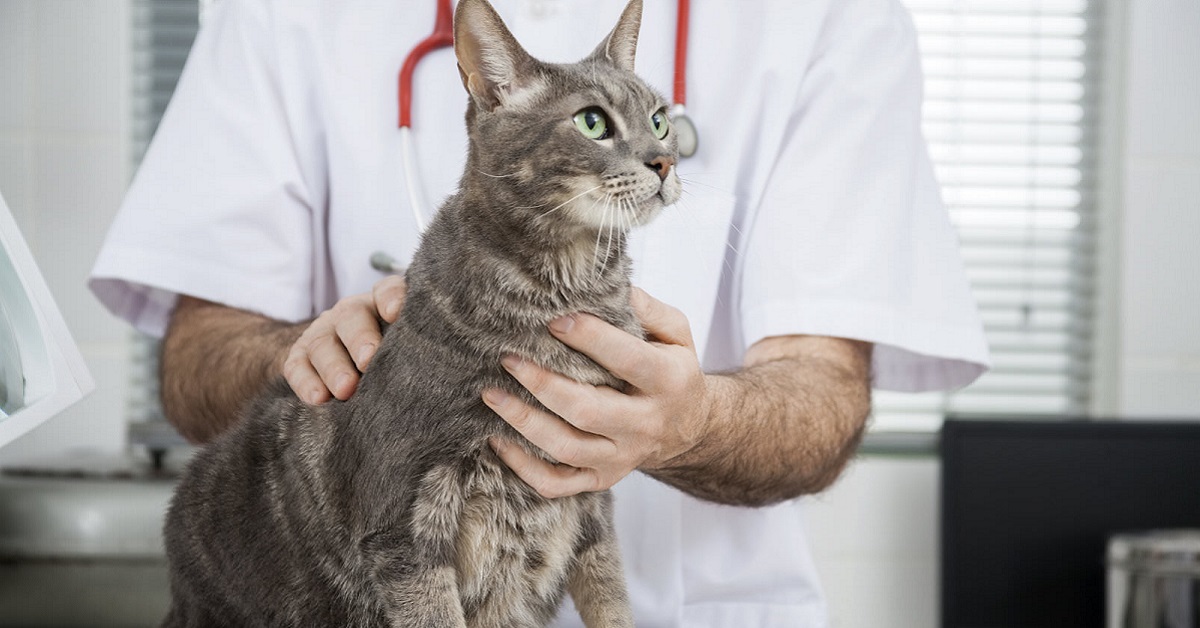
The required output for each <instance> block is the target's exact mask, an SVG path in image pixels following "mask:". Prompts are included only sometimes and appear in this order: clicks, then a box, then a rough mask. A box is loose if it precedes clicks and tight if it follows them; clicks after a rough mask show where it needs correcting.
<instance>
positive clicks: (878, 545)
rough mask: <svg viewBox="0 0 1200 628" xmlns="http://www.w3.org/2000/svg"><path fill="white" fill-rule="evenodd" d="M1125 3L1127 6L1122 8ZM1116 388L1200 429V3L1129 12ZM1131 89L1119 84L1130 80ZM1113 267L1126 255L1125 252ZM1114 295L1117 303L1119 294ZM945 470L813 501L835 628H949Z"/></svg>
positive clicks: (889, 468) (907, 466) (879, 472)
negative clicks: (942, 516) (942, 495)
mask: <svg viewBox="0 0 1200 628" xmlns="http://www.w3.org/2000/svg"><path fill="white" fill-rule="evenodd" d="M1111 2H1113V3H1120V2H1122V0H1111ZM1114 13H1116V14H1120V13H1124V15H1123V16H1121V17H1122V19H1121V20H1119V21H1118V22H1117V23H1116V24H1115V26H1117V27H1120V28H1123V29H1125V31H1124V33H1122V34H1121V36H1118V37H1116V38H1115V39H1116V40H1122V39H1123V40H1124V41H1126V42H1127V48H1126V54H1125V55H1124V59H1123V60H1122V61H1123V62H1122V63H1119V64H1118V65H1121V66H1123V70H1124V85H1123V86H1122V92H1121V94H1119V96H1121V97H1119V98H1117V99H1116V100H1118V101H1123V103H1121V106H1120V107H1118V108H1117V109H1116V110H1115V111H1112V112H1110V113H1117V114H1118V117H1116V119H1113V118H1112V117H1110V118H1109V119H1108V121H1109V122H1110V123H1112V124H1113V125H1115V126H1114V127H1112V128H1110V129H1109V131H1110V132H1115V133H1117V137H1119V138H1122V142H1119V144H1120V143H1123V145H1124V146H1123V151H1122V154H1121V155H1120V158H1119V160H1118V165H1119V167H1118V168H1117V170H1119V173H1118V174H1117V176H1118V177H1119V178H1120V181H1119V184H1118V185H1116V186H1113V188H1114V189H1116V190H1118V194H1119V198H1117V199H1115V200H1116V204H1117V207H1118V211H1117V212H1116V213H1117V215H1118V217H1119V220H1118V224H1117V225H1111V226H1108V228H1110V229H1113V228H1115V229H1116V230H1117V232H1116V233H1115V234H1113V235H1115V238H1113V240H1115V241H1116V242H1117V243H1118V245H1119V256H1120V257H1119V259H1118V263H1117V264H1115V265H1112V267H1113V268H1115V269H1116V273H1117V276H1116V277H1113V278H1111V279H1112V280H1111V281H1106V282H1104V283H1105V284H1106V285H1107V286H1109V289H1115V290H1116V293H1115V294H1114V295H1112V296H1114V297H1115V298H1112V299H1109V301H1110V302H1111V303H1112V304H1113V306H1114V307H1115V309H1116V312H1115V315H1116V316H1115V320H1116V324H1115V326H1116V339H1115V343H1116V350H1115V351H1110V352H1109V353H1111V354H1112V355H1113V357H1114V358H1115V360H1116V365H1115V366H1116V368H1115V369H1114V370H1115V377H1114V379H1115V385H1116V387H1117V388H1118V394H1117V395H1116V396H1115V397H1116V398H1115V400H1114V401H1113V403H1112V406H1111V407H1106V408H1101V411H1106V410H1113V411H1116V412H1118V413H1119V414H1120V415H1122V416H1128V417H1164V416H1174V417H1187V418H1200V36H1197V33H1200V2H1196V0H1139V1H1135V2H1128V3H1124V5H1123V7H1122V9H1121V11H1115V12H1114ZM1118 76H1119V72H1118ZM1112 254H1118V253H1117V252H1115V251H1114V252H1112ZM1106 296H1107V295H1106ZM938 482H939V465H938V462H937V461H936V460H935V459H933V458H928V459H924V460H922V459H904V458H887V457H877V456H868V457H864V458H861V459H860V460H859V461H858V462H857V463H856V464H855V465H854V466H853V467H852V468H851V469H850V472H849V473H847V475H846V476H845V477H844V478H843V479H842V480H841V481H840V482H839V483H838V484H837V485H836V486H835V487H834V488H833V489H832V490H830V491H829V492H828V493H826V494H825V495H823V496H821V497H819V498H817V499H815V500H812V505H811V506H810V508H809V527H810V536H811V541H812V545H813V549H814V552H815V553H816V558H817V565H818V568H819V569H820V570H821V571H822V575H823V577H824V581H825V586H826V590H827V593H828V596H829V604H830V611H831V614H832V616H833V624H834V626H835V627H836V628H874V627H876V626H889V627H891V628H929V627H930V626H935V625H937V621H938V608H939V604H940V602H939V600H938V596H937V582H938V577H939V576H938V573H939V572H938V554H937V535H938V525H939V520H938V510H937V508H938V506H937V503H938Z"/></svg>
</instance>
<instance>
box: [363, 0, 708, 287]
mask: <svg viewBox="0 0 1200 628" xmlns="http://www.w3.org/2000/svg"><path fill="white" fill-rule="evenodd" d="M678 3H679V9H678V12H677V14H676V18H675V77H674V81H673V84H672V92H673V94H672V95H673V99H672V100H673V102H674V104H672V105H671V107H670V109H669V110H668V114H669V115H670V116H671V124H672V127H673V128H674V129H675V132H676V134H677V135H676V139H677V140H678V142H679V156H680V157H691V156H692V155H695V154H696V149H697V147H698V146H699V136H698V135H697V133H696V125H695V124H693V123H692V119H691V118H689V117H688V115H687V111H686V103H687V53H688V23H689V19H688V17H689V11H690V9H691V2H690V0H678ZM452 45H454V11H453V9H452V8H451V6H450V0H437V17H436V19H435V20H434V24H433V32H432V33H431V34H430V35H429V36H428V37H426V38H425V39H423V40H421V41H420V42H419V43H418V44H417V45H416V46H415V47H413V49H412V51H411V52H409V53H408V56H407V57H405V59H404V65H402V66H401V67H400V79H399V85H398V86H397V100H398V101H399V109H400V120H399V122H400V163H401V168H402V169H403V170H404V184H405V186H406V187H407V188H408V205H409V208H410V209H411V210H412V215H413V219H414V220H415V221H416V223H417V229H418V230H420V231H421V232H424V231H425V217H424V215H423V213H422V211H421V207H422V206H424V205H425V201H424V199H425V198H426V196H425V191H424V187H423V186H422V184H421V177H420V174H419V173H418V172H417V160H416V158H415V156H414V155H413V127H412V97H413V85H412V82H413V73H414V72H415V71H416V69H417V64H419V63H420V62H421V60H422V59H424V58H425V55H427V54H429V53H430V52H433V51H434V50H438V49H440V48H448V47H450V46H452ZM371 267H372V268H374V269H375V270H378V271H380V272H385V273H403V272H404V266H403V265H401V264H400V263H399V262H397V261H396V258H394V257H392V256H391V255H388V254H387V253H384V252H382V251H376V252H375V253H372V254H371Z"/></svg>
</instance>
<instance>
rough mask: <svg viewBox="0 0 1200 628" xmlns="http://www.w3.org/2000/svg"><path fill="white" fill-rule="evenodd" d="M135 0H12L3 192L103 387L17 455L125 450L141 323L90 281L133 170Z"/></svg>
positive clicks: (3, 74)
mask: <svg viewBox="0 0 1200 628" xmlns="http://www.w3.org/2000/svg"><path fill="white" fill-rule="evenodd" d="M128 21H129V20H128V9H127V4H126V2H125V0H0V193H3V195H4V198H5V199H6V200H7V202H8V205H9V207H10V208H11V209H12V211H13V214H14V217H15V218H16V221H17V224H18V225H19V226H20V228H21V230H22V233H23V234H24V235H25V239H26V240H27V241H28V242H29V246H30V248H31V249H32V250H33V254H34V258H35V259H36V260H37V263H38V265H39V266H40V267H41V270H42V273H43V275H44V276H45V278H46V282H47V283H48V284H49V285H50V290H51V292H52V293H53V295H54V298H55V300H56V301H57V302H58V305H59V307H60V308H61V309H62V311H63V315H64V317H65V318H66V321H67V325H68V326H69V327H70V330H71V333H72V335H73V336H74V337H75V340H76V342H78V343H79V345H80V348H81V349H82V352H83V355H84V358H85V359H86V360H87V363H88V367H89V368H90V370H91V372H92V376H93V377H94V378H95V379H96V391H95V392H93V393H92V394H91V396H90V397H88V398H87V399H85V400H84V401H82V402H80V403H79V404H77V405H76V406H74V407H73V408H71V409H70V410H68V411H67V412H66V413H64V414H62V415H60V416H58V417H55V418H54V419H52V420H50V421H49V422H47V423H46V424H44V425H43V426H41V427H39V428H37V429H36V430H34V431H33V432H31V433H29V434H28V435H26V436H25V437H23V438H22V439H20V440H18V441H16V442H15V443H12V444H11V445H10V446H8V447H6V448H5V449H4V450H3V452H0V456H3V458H4V460H5V461H6V462H8V461H12V460H18V459H39V458H45V457H50V456H53V457H61V456H64V455H72V456H73V455H77V454H78V451H79V450H80V449H89V450H93V451H101V452H117V451H120V450H122V449H123V448H124V442H125V426H124V416H125V411H124V408H125V402H126V394H127V388H126V379H127V373H128V356H129V353H130V351H129V345H128V338H129V332H128V330H127V328H126V327H125V326H124V325H123V324H122V323H119V322H118V321H116V320H115V319H113V318H112V317H111V316H109V315H108V313H107V312H105V311H104V310H103V308H101V307H100V305H99V304H98V303H97V302H96V301H95V299H93V298H92V296H91V294H90V293H89V292H88V290H87V288H86V286H85V285H84V282H85V280H86V278H87V274H88V271H89V270H90V268H91V265H92V262H93V260H94V259H95V256H96V252H97V251H98V250H99V247H100V241H101V239H102V238H103V235H104V232H105V230H106V229H107V227H108V224H109V222H110V221H111V220H112V217H113V215H114V214H115V212H116V209H117V206H118V204H119V203H120V201H121V196H122V194H123V193H124V190H125V185H126V181H127V178H128V162H129V154H130V153H129V150H128V140H127V137H128V133H127V132H126V127H127V124H126V117H127V110H128V106H127V102H128V99H127V96H126V94H127V93H128V89H127V83H128V76H129V71H128V67H129V62H128V53H127V48H128V39H129V38H128V36H127V30H128Z"/></svg>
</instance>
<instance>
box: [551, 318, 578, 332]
mask: <svg viewBox="0 0 1200 628" xmlns="http://www.w3.org/2000/svg"><path fill="white" fill-rule="evenodd" d="M574 326H575V317H574V316H563V317H561V318H556V319H554V320H552V321H550V329H552V330H554V331H556V332H558V333H560V334H565V333H567V332H569V331H571V328H572V327H574Z"/></svg>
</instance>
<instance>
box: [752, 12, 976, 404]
mask: <svg viewBox="0 0 1200 628" xmlns="http://www.w3.org/2000/svg"><path fill="white" fill-rule="evenodd" d="M797 94H798V98H797V102H796V104H795V108H794V110H793V115H792V117H791V119H789V120H787V123H786V125H785V126H783V127H782V128H783V132H784V133H785V134H786V137H785V139H784V142H783V146H782V149H781V151H780V153H779V155H778V158H777V161H776V163H774V164H773V165H772V168H771V175H770V178H769V180H768V182H767V184H766V190H765V192H764V193H763V195H762V196H761V204H760V206H759V207H758V208H757V211H756V213H755V214H754V215H753V222H752V224H750V225H749V231H748V234H747V236H746V237H747V243H746V246H745V251H746V253H745V259H744V260H743V262H744V264H743V267H742V272H741V273H740V283H741V289H740V295H739V300H738V303H739V306H738V307H739V309H740V315H741V319H742V333H743V339H744V342H745V345H746V346H747V347H748V346H750V345H751V344H753V343H754V342H757V341H758V340H760V339H762V338H765V337H769V336H778V335H789V334H813V335H823V336H836V337H845V338H852V339H858V340H864V341H869V342H872V343H874V344H875V351H874V364H873V377H874V384H875V386H876V387H877V388H881V389H890V390H902V391H923V390H944V389H952V388H957V387H961V386H963V385H966V384H968V383H970V382H971V381H973V380H974V379H976V378H977V377H978V376H979V375H980V374H981V373H983V372H984V371H985V370H986V368H987V364H988V351H987V345H986V342H985V340H984V337H983V330H982V325H981V323H980V320H979V316H978V313H977V311H976V308H975V304H974V301H973V299H972V297H971V294H970V291H969V287H968V283H967V279H966V274H965V271H964V269H963V264H962V260H961V256H960V253H959V250H958V241H957V236H956V234H955V232H954V229H953V227H952V225H951V224H950V220H949V216H948V214H947V211H946V209H945V207H944V206H943V204H942V202H941V198H940V194H939V190H938V186H937V183H936V181H935V179H934V174H933V168H932V165H931V163H930V160H929V156H928V151H927V148H926V146H925V142H924V139H923V137H922V134H921V129H920V108H921V71H920V62H919V57H918V54H917V47H916V37H915V32H914V28H913V25H912V21H911V18H910V16H909V15H908V14H907V12H906V11H905V10H904V9H903V8H902V7H900V6H899V4H898V3H896V2H894V0H848V1H846V2H833V3H831V9H830V14H829V16H828V20H827V22H826V24H825V25H824V28H823V30H822V33H821V35H820V38H819V40H818V42H817V45H816V50H815V51H814V54H813V56H812V60H811V64H810V66H809V67H808V68H807V70H806V72H805V75H804V78H803V79H802V82H801V84H800V89H799V90H798V92H797Z"/></svg>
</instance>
